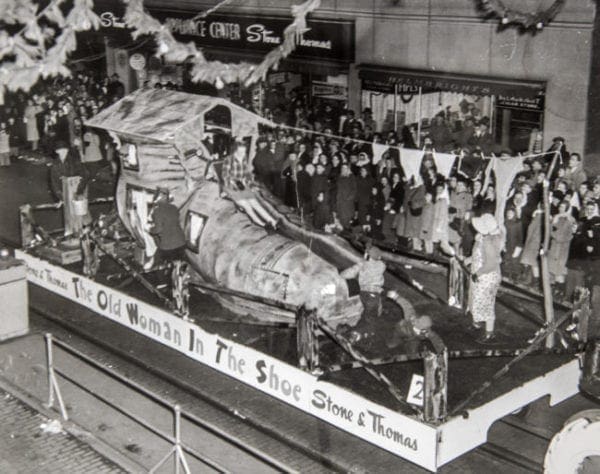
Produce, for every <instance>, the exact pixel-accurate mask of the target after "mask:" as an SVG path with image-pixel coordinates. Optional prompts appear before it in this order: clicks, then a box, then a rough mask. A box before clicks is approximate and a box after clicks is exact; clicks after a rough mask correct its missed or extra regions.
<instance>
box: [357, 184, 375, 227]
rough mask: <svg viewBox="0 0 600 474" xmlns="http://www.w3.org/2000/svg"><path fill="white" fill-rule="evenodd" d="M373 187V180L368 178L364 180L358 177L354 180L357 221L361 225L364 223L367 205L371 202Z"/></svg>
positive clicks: (367, 209)
mask: <svg viewBox="0 0 600 474" xmlns="http://www.w3.org/2000/svg"><path fill="white" fill-rule="evenodd" d="M374 185H375V180H374V179H373V178H371V177H370V176H367V177H366V178H362V177H358V178H357V179H356V189H357V193H356V204H357V208H358V220H359V222H360V223H361V224H364V223H365V222H366V218H367V213H368V211H369V204H370V202H371V188H372V187H373V186H374Z"/></svg>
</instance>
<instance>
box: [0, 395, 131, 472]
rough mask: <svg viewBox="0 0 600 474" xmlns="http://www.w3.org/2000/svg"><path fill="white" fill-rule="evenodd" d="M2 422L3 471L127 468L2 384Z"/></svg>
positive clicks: (0, 467)
mask: <svg viewBox="0 0 600 474" xmlns="http://www.w3.org/2000/svg"><path fill="white" fill-rule="evenodd" d="M2 385H4V384H2ZM0 425H1V426H2V428H1V429H0V472H11V473H23V474H30V473H38V472H47V473H70V474H71V473H78V472H81V473H83V472H85V473H121V472H126V471H124V470H122V469H121V468H120V467H119V466H117V465H116V464H114V463H113V462H111V461H110V460H108V459H107V458H105V457H104V456H102V455H101V454H99V453H98V452H97V451H95V450H94V449H93V448H92V447H91V446H89V445H88V444H86V443H84V442H83V441H81V440H79V439H77V438H76V437H75V436H73V435H72V434H70V433H68V432H66V431H65V430H64V429H63V427H62V425H61V424H60V423H58V422H56V421H54V422H52V420H50V419H48V418H47V417H46V416H45V415H43V414H41V413H39V412H38V411H36V410H34V409H33V408H31V407H30V406H29V405H27V404H25V403H24V402H23V401H21V400H20V399H18V398H16V397H15V396H13V395H11V394H10V393H8V392H6V391H5V390H4V389H1V388H0Z"/></svg>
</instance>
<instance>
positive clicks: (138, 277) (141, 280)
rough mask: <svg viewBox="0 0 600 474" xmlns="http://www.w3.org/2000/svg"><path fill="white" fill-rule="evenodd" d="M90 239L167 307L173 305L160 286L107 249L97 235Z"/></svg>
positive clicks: (91, 236)
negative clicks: (157, 286)
mask: <svg viewBox="0 0 600 474" xmlns="http://www.w3.org/2000/svg"><path fill="white" fill-rule="evenodd" d="M90 240H92V241H93V242H94V243H95V244H96V245H97V246H98V249H99V250H100V251H101V252H102V253H104V254H105V255H108V256H109V257H110V258H112V259H113V260H114V261H115V262H117V263H118V264H119V265H121V266H122V267H123V268H124V269H125V271H127V272H129V273H130V274H131V276H132V277H133V278H134V279H135V280H137V281H138V282H139V283H140V284H141V285H142V286H143V287H144V288H146V289H147V290H148V291H150V292H151V293H152V294H153V295H155V296H156V297H157V298H158V299H160V301H161V302H162V303H163V304H165V305H166V306H167V307H169V308H170V307H171V306H172V303H171V300H170V299H169V298H167V297H166V296H165V295H164V294H163V293H162V292H161V291H160V290H159V289H158V288H156V287H155V286H154V285H153V284H152V283H150V282H149V281H148V280H146V279H145V278H144V277H143V276H142V274H141V273H140V272H138V271H137V270H136V269H135V268H133V267H132V266H131V265H129V264H128V263H127V262H126V261H125V260H124V259H122V258H121V257H119V256H118V255H117V254H116V253H115V252H111V251H110V250H109V249H107V248H106V247H105V246H104V244H103V243H101V242H100V241H99V240H98V239H97V238H96V237H95V236H93V235H90Z"/></svg>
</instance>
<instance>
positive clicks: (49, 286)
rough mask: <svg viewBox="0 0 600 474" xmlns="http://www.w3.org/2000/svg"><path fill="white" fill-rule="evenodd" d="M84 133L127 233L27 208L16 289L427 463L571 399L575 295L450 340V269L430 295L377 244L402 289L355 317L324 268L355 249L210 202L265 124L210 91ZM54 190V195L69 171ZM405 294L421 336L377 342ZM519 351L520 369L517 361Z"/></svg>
mask: <svg viewBox="0 0 600 474" xmlns="http://www.w3.org/2000/svg"><path fill="white" fill-rule="evenodd" d="M87 126H88V127H92V128H96V129H102V130H104V131H106V132H108V133H109V135H110V136H111V138H112V139H113V141H114V142H115V143H116V144H117V148H118V149H119V151H120V160H121V171H120V175H119V178H118V183H117V187H116V194H115V198H114V202H115V204H116V212H117V214H118V217H119V222H120V223H121V224H122V225H123V226H124V228H125V229H126V230H127V236H126V237H125V238H123V236H116V235H114V234H112V235H111V234H110V233H108V232H106V228H105V227H104V226H103V225H102V223H100V222H97V223H96V224H95V225H92V226H89V225H83V224H82V223H80V222H79V223H77V219H73V216H81V215H83V214H86V213H87V212H88V209H87V206H85V205H83V204H81V203H75V202H67V201H66V200H65V202H64V203H59V204H58V205H51V206H54V208H57V209H59V208H62V209H63V214H64V217H65V228H66V229H67V230H68V232H66V234H68V235H67V236H66V237H65V236H63V235H62V234H61V235H56V234H51V233H48V232H47V231H45V230H44V229H43V228H42V227H40V226H39V225H37V224H36V220H35V211H36V208H33V207H31V206H26V207H25V208H23V209H22V212H21V223H22V237H23V247H24V250H23V251H18V252H17V255H18V257H19V258H21V259H23V260H25V261H26V263H27V265H28V278H29V280H30V282H32V283H34V284H36V285H38V286H41V287H42V288H44V289H46V290H49V291H51V292H53V293H55V294H56V295H59V296H61V297H64V298H66V299H69V300H71V301H74V302H76V303H77V304H80V305H82V306H85V307H86V308H87V309H88V310H90V311H93V312H94V313H95V314H97V315H100V316H103V317H106V318H107V319H109V320H111V321H113V322H115V323H118V324H120V325H122V326H125V327H126V328H128V329H131V330H134V331H136V332H138V333H141V334H143V335H145V336H147V337H148V338H150V339H152V340H153V341H155V342H156V343H161V344H165V345H167V346H168V347H171V348H173V349H175V350H177V351H179V352H181V353H182V354H184V355H186V356H188V357H190V358H192V359H194V360H197V361H199V362H201V363H204V364H206V365H209V366H211V367H213V368H215V369H217V370H219V371H221V372H223V373H225V374H227V375H230V376H232V377H234V378H236V379H238V380H241V381H243V382H244V383H247V384H249V385H251V386H253V387H255V388H257V389H259V390H262V391H264V392H266V393H267V394H269V395H272V396H273V397H276V398H278V399H280V400H282V401H284V402H286V403H289V404H291V405H292V406H295V407H297V408H299V409H301V410H303V411H306V412H308V413H310V414H312V415H314V416H316V417H319V418H321V419H323V420H325V421H327V422H329V423H332V424H333V425H335V426H337V427H339V428H341V429H343V430H345V431H347V432H350V433H352V434H354V435H356V436H358V437H360V438H363V439H365V440H367V441H369V442H371V443H373V444H375V445H377V446H379V447H381V448H383V449H386V450H388V451H391V452H393V453H395V454H397V455H398V456H401V457H403V458H405V459H408V460H410V461H412V462H414V463H416V464H418V465H420V466H422V467H425V468H427V469H429V470H431V471H435V470H436V469H437V468H439V467H440V466H442V465H444V464H446V463H448V462H450V461H451V460H453V459H455V458H457V457H458V456H460V455H461V454H463V453H465V452H467V451H469V450H471V449H473V448H474V447H476V446H478V445H480V444H482V443H485V441H486V436H487V431H488V429H489V427H490V426H491V425H492V424H493V423H494V422H495V421H496V420H498V419H500V418H502V417H503V416H506V415H507V414H510V413H512V412H514V411H515V410H517V409H519V408H521V407H524V406H526V405H527V404H529V403H531V402H533V401H535V400H538V399H540V398H542V397H545V396H548V395H549V396H550V403H551V405H554V404H556V403H559V402H561V401H563V400H565V399H567V398H569V397H571V396H573V395H574V394H576V393H578V391H579V381H580V377H581V369H580V358H581V357H582V354H583V351H584V349H586V344H585V343H586V342H587V341H588V332H587V329H588V321H589V316H590V307H589V293H588V292H587V291H586V290H581V291H580V292H579V293H578V296H577V299H576V301H575V302H574V303H573V304H570V305H568V306H564V305H563V307H562V312H560V313H557V316H556V318H555V319H552V320H544V318H540V317H539V316H538V317H537V320H536V322H537V324H539V330H538V331H537V332H533V331H531V332H530V333H527V334H517V335H515V336H514V337H511V338H510V339H511V340H510V342H507V343H506V344H500V345H498V346H494V347H486V346H480V345H478V344H476V343H474V342H473V340H472V338H470V337H468V336H466V335H465V333H466V331H465V326H466V325H467V324H468V318H466V317H464V309H465V307H466V306H465V299H466V294H467V293H468V291H467V290H466V289H465V285H466V284H467V283H466V280H467V279H466V278H465V276H466V275H465V272H466V271H467V270H466V269H465V268H464V267H463V266H462V264H461V262H459V261H458V260H456V259H450V261H448V262H446V263H447V264H448V265H449V269H448V270H443V272H447V273H448V279H447V286H448V294H447V295H446V296H444V297H440V295H439V293H437V294H434V293H435V291H433V289H431V288H425V287H424V285H422V284H419V283H418V282H417V281H416V280H415V278H414V276H413V274H412V273H411V268H415V267H418V265H417V262H416V261H415V260H414V259H413V260H410V262H411V265H408V264H407V260H403V258H404V257H401V256H399V255H396V254H394V253H393V252H391V251H390V252H384V259H385V260H386V263H387V264H388V270H389V272H390V273H391V274H392V275H393V276H394V277H395V278H396V279H397V280H396V281H400V282H403V283H404V284H405V287H401V288H394V289H395V290H398V291H394V292H391V293H390V294H389V298H387V299H386V301H385V303H384V306H385V308H384V313H383V314H384V317H382V318H381V319H380V320H379V321H364V317H363V318H361V316H362V313H363V308H362V304H361V301H360V298H359V296H358V294H355V293H356V292H353V291H352V289H351V285H349V284H348V282H347V281H346V280H345V279H344V278H342V277H341V276H340V271H341V270H343V269H345V268H347V267H349V266H351V265H352V264H354V263H356V262H358V261H360V260H361V259H362V252H363V251H364V248H363V243H361V242H360V241H354V242H352V244H351V243H350V242H349V241H347V240H345V239H343V238H342V237H340V236H336V235H330V234H324V233H321V232H317V231H315V230H311V229H310V228H307V227H306V226H303V225H302V224H301V223H299V222H297V221H295V220H294V219H292V218H291V214H289V211H290V210H289V209H288V210H286V209H284V207H282V206H280V205H279V204H278V203H277V200H276V199H274V198H273V197H272V196H269V195H268V193H266V192H265V191H264V190H263V189H261V188H260V187H259V186H257V187H256V188H254V189H253V192H254V193H255V195H256V199H257V200H259V201H260V202H261V203H262V205H264V207H265V208H266V209H268V210H269V212H270V213H272V214H273V216H274V217H275V219H277V220H278V222H279V225H278V227H277V230H276V231H272V230H267V229H265V228H264V227H262V226H259V225H257V224H256V223H254V222H253V221H252V220H251V219H250V218H249V216H248V215H247V214H246V213H244V212H243V211H242V210H241V208H240V206H238V205H237V203H236V202H235V200H234V199H232V198H231V197H230V196H227V195H226V194H224V193H223V192H222V191H223V190H222V187H221V182H220V170H219V164H220V159H219V158H220V157H222V155H223V153H226V152H227V151H228V150H229V147H230V146H231V144H232V143H233V142H234V141H241V142H245V143H247V149H248V150H249V153H248V156H247V160H249V161H250V162H251V160H252V158H253V150H254V149H255V144H256V141H257V138H258V134H259V127H261V126H262V127H275V126H276V125H275V124H273V123H271V122H269V121H267V120H265V119H263V118H261V117H259V116H257V115H255V114H252V113H251V112H249V111H247V110H244V109H242V108H240V107H237V106H235V105H234V104H231V103H229V102H228V101H225V100H223V99H219V98H214V97H205V96H198V95H190V94H184V93H180V92H174V91H168V90H162V89H153V90H139V91H137V92H134V93H133V94H131V95H129V96H126V97H125V98H123V99H121V100H120V101H118V102H117V103H115V104H113V105H112V106H110V107H108V108H107V109H105V110H104V111H102V112H101V113H100V114H98V115H96V116H95V117H93V118H92V119H90V120H89V121H88V122H87ZM64 185H65V187H66V189H65V191H68V189H67V188H68V187H69V186H71V185H72V184H71V183H70V179H67V180H65V182H64ZM157 189H162V190H165V191H167V192H168V195H169V196H170V197H171V199H172V202H173V204H174V205H175V206H176V207H177V208H178V209H179V223H180V225H181V227H182V228H183V230H184V233H185V238H186V251H185V256H186V262H187V265H186V267H187V268H182V267H181V265H179V264H177V265H175V268H174V269H172V268H170V266H169V265H167V270H168V271H169V272H170V273H172V274H173V275H174V277H173V282H172V284H171V286H172V287H173V293H168V292H165V291H163V290H162V289H161V286H162V285H161V284H160V283H161V279H160V276H158V277H157V274H160V273H161V272H162V271H163V270H164V268H162V267H161V268H157V267H156V266H155V265H154V264H153V262H152V257H153V254H154V252H155V244H154V241H153V239H152V237H151V236H150V235H149V233H148V221H149V219H150V217H151V214H152V206H153V202H154V200H155V195H156V193H157ZM64 195H65V196H68V195H69V193H68V192H65V193H64ZM89 205H90V206H92V205H93V202H91V201H90V203H89ZM42 207H43V206H42ZM37 209H40V206H38V207H37ZM72 215H73V216H72ZM102 219H105V218H101V219H100V220H102ZM74 221H75V223H74ZM74 239H75V240H77V241H79V242H80V243H81V246H80V248H74V247H73V245H72V242H73V240H74ZM390 250H391V249H390ZM98 255H100V256H101V257H98ZM98 259H100V261H98ZM109 262H112V266H111V265H109ZM115 263H116V266H115ZM413 265H414V267H413ZM424 267H426V268H428V269H429V270H432V271H437V270H436V269H439V266H437V265H432V264H428V265H424ZM173 270H174V271H173ZM127 278H130V279H133V280H135V281H136V282H137V283H138V286H140V288H141V290H136V291H128V290H127V289H126V288H125V287H124V285H123V284H121V283H122V282H121V281H120V280H119V279H121V280H123V279H127ZM162 283H164V281H163V282H162ZM117 284H118V285H117ZM188 287H189V288H192V289H193V290H194V291H193V293H192V295H191V298H190V300H191V301H189V302H188V301H187V298H188V293H189V289H188ZM411 287H412V288H416V289H418V290H419V291H420V292H421V294H423V295H424V296H423V297H424V298H425V297H427V296H430V297H431V298H432V299H437V300H438V301H437V302H436V304H437V306H435V308H434V307H433V306H431V305H430V306H428V307H427V309H426V311H427V313H428V314H429V315H430V316H431V319H433V330H435V332H434V331H433V330H429V331H427V332H425V333H424V334H421V335H416V334H415V336H414V337H413V338H412V340H411V338H408V339H406V340H404V342H403V343H401V344H396V345H390V344H388V343H387V342H388V341H389V338H388V336H389V333H390V332H393V331H392V330H391V329H390V328H393V327H396V326H397V325H398V324H399V323H401V322H402V321H414V320H415V319H416V318H417V317H418V316H419V315H420V313H422V312H423V311H424V310H423V308H422V307H418V305H415V304H413V303H411V302H410V301H409V299H408V298H405V297H404V295H403V294H402V291H403V289H404V291H406V292H408V291H409V288H411ZM144 290H148V291H147V292H144ZM411 291H412V290H411ZM511 291H516V290H514V289H513V290H511ZM530 296H531V295H530ZM215 302H216V303H217V305H215V304H214V303H215ZM449 303H451V304H449ZM219 308H221V309H219ZM219 317H223V318H230V319H229V320H230V321H232V320H236V321H238V322H239V324H242V325H245V324H255V325H261V326H262V327H265V326H266V327H272V331H273V337H274V338H275V339H276V338H277V337H278V335H279V333H278V331H280V330H281V328H282V327H286V328H292V329H295V337H296V344H295V345H296V347H295V348H293V349H294V350H293V354H294V356H293V358H292V360H290V358H289V347H288V348H286V352H285V353H282V352H279V351H278V349H276V348H273V347H266V346H265V347H261V348H260V350H258V349H257V348H256V347H252V345H251V342H250V340H248V341H244V340H233V338H232V337H231V336H230V335H229V334H228V333H225V334H226V335H223V333H220V332H219V331H218V330H217V331H214V330H211V331H209V330H208V329H206V327H205V326H206V325H205V322H206V321H212V320H214V319H215V318H217V319H218V318H219ZM232 318H237V319H232ZM534 319H535V317H534ZM566 325H571V326H572V328H571V332H570V334H571V335H568V334H566V333H565V331H564V330H563V329H562V328H564V327H565V326H566ZM340 326H347V327H350V328H352V327H355V328H360V332H361V335H362V337H361V338H352V337H347V336H348V333H347V332H344V331H338V330H337V329H338V328H339V327H340ZM461 328H462V329H461ZM436 333H437V334H436ZM438 334H439V335H441V338H440V337H439V335H438ZM573 334H575V335H576V336H575V337H573ZM555 335H559V337H558V339H559V340H560V341H561V344H562V345H561V346H559V347H556V346H555V345H554V343H553V342H552V339H553V338H554V336H555ZM442 338H443V342H442ZM528 339H529V340H528ZM432 342H433V343H432ZM225 352H226V353H227V357H225V356H224V353H225ZM599 352H600V346H599V345H598V344H588V345H587V355H586V360H591V361H596V363H595V364H593V363H588V364H587V368H586V377H587V379H586V380H588V381H592V382H593V381H596V382H597V379H598V363H597V360H598V353H599ZM528 356H529V357H534V358H535V363H524V362H525V359H526V358H527V357H528ZM503 357H504V358H505V359H501V358H503ZM449 367H450V370H449ZM353 369H361V370H357V371H352V370H353ZM324 372H325V373H327V375H328V376H327V380H324V378H323V377H322V374H323V373H324ZM341 373H345V374H346V376H340V377H336V374H341ZM449 373H454V374H455V375H454V377H453V378H449V377H448V375H449ZM508 373H510V374H511V376H510V377H506V374H508ZM373 379H375V380H376V381H377V384H373V383H371V381H372V380H373ZM594 383H595V382H594Z"/></svg>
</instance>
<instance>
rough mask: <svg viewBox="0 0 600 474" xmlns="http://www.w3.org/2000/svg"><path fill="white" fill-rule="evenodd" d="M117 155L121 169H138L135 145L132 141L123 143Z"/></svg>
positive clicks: (138, 163)
mask: <svg viewBox="0 0 600 474" xmlns="http://www.w3.org/2000/svg"><path fill="white" fill-rule="evenodd" d="M119 156H120V157H121V166H122V168H123V169H126V170H131V171H139V170H140V162H139V158H138V152H137V146H135V145H134V144H133V143H124V144H123V145H122V146H121V149H120V150H119Z"/></svg>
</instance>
